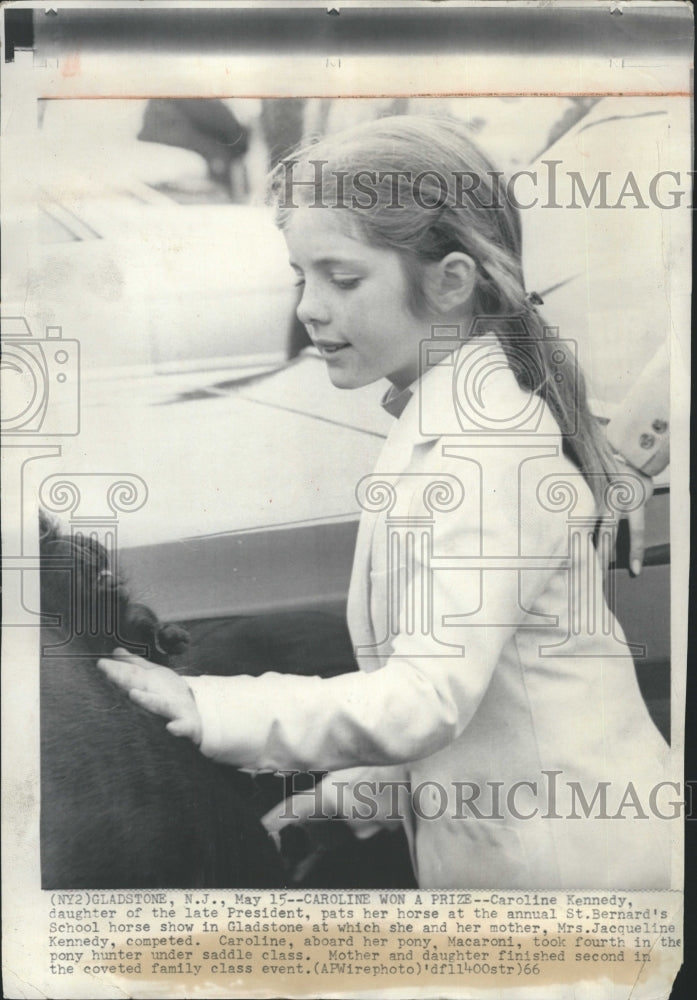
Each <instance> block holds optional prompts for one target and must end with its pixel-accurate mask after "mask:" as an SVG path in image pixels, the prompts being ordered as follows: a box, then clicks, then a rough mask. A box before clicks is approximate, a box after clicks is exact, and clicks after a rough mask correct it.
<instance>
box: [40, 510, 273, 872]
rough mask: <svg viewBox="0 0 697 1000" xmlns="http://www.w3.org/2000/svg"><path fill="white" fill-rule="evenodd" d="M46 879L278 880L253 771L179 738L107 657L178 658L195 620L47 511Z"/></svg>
mask: <svg viewBox="0 0 697 1000" xmlns="http://www.w3.org/2000/svg"><path fill="white" fill-rule="evenodd" d="M40 553H41V606H42V614H43V615H44V616H46V619H47V620H46V622H45V624H43V625H42V628H41V682H40V690H41V877H42V887H43V888H44V889H78V888H97V889H99V888H126V887H129V888H140V887H149V888H226V887H240V888H244V887H252V886H255V887H259V888H264V887H277V886H280V885H283V883H284V876H283V869H282V865H281V862H280V860H279V857H278V854H277V851H276V849H275V847H274V845H273V844H272V842H271V840H270V838H269V837H268V835H267V834H266V832H265V830H264V829H263V827H262V825H261V823H260V822H259V820H258V818H257V816H256V814H255V812H254V810H253V808H252V806H251V804H250V801H249V788H250V779H249V777H248V776H247V775H244V774H242V773H240V772H238V771H235V769H233V768H228V767H224V766H222V765H217V764H214V763H212V762H211V761H209V760H207V759H206V758H204V757H203V756H202V755H201V754H200V753H199V751H198V750H197V749H196V748H195V747H194V746H193V745H192V744H191V743H190V742H189V741H188V740H177V739H174V738H173V737H172V736H170V735H169V733H168V732H167V731H166V729H165V726H164V721H163V720H162V719H160V718H158V717H156V716H153V715H151V714H150V713H148V712H145V711H143V710H142V709H140V708H138V707H136V706H135V705H134V704H133V703H132V702H130V701H129V700H128V699H127V698H126V697H125V696H124V695H122V694H121V693H120V692H119V691H118V690H117V689H116V688H115V687H114V686H113V685H112V684H110V683H109V681H107V680H106V679H105V678H104V677H103V676H102V674H101V672H100V671H99V670H98V669H97V668H96V665H95V660H96V658H97V657H98V656H103V655H109V653H111V651H112V650H113V648H114V647H115V646H116V645H120V646H124V647H125V648H127V649H130V650H132V651H134V652H136V653H138V654H139V655H141V656H145V657H147V658H148V659H150V660H152V661H154V662H157V663H161V664H164V665H168V663H169V659H170V657H172V656H173V655H174V654H177V653H180V652H181V651H182V650H183V649H184V648H185V646H186V643H187V637H186V633H185V632H184V631H183V630H182V629H180V628H178V627H176V626H169V625H162V624H161V623H160V622H159V621H158V619H157V617H156V616H155V615H154V614H153V612H152V611H151V610H150V609H149V608H147V607H145V606H144V605H141V604H137V603H135V602H134V601H132V600H131V598H130V596H129V594H128V592H127V590H126V588H125V586H124V584H123V582H122V581H121V580H120V579H119V577H118V574H117V573H116V572H115V571H114V569H112V567H111V566H110V564H109V558H108V555H107V552H106V550H105V549H104V547H103V546H102V545H101V544H100V542H99V541H98V540H97V539H96V538H95V537H91V536H87V535H82V534H79V533H75V534H73V535H66V534H63V533H62V532H61V531H60V530H59V528H58V527H57V526H56V525H55V524H54V523H52V522H51V521H50V520H49V518H48V517H47V516H46V515H44V514H41V516H40Z"/></svg>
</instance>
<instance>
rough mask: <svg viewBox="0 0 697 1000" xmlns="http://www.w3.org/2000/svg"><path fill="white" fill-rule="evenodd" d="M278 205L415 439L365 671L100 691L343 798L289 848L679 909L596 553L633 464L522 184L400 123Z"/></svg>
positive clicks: (214, 748) (366, 534) (366, 376)
mask: <svg viewBox="0 0 697 1000" xmlns="http://www.w3.org/2000/svg"><path fill="white" fill-rule="evenodd" d="M272 193H273V197H274V200H275V204H276V209H277V216H278V222H279V225H280V226H281V228H282V230H283V233H284V236H285V238H286V241H287V244H288V250H289V255H290V263H291V266H292V268H293V270H294V271H295V273H296V275H297V280H298V284H299V285H300V286H301V288H302V297H301V300H300V303H299V306H298V316H299V318H300V319H301V321H302V322H303V323H304V324H305V326H306V328H307V331H308V333H309V335H310V337H311V339H312V341H313V343H314V344H315V346H316V347H317V349H318V350H319V352H320V353H321V355H322V357H323V358H324V360H325V362H326V365H327V370H328V374H329V377H330V379H331V380H332V382H333V383H334V385H335V386H337V387H339V388H342V389H350V388H354V387H358V386H362V385H366V384H367V383H370V382H373V381H375V380H377V379H381V378H387V379H388V380H389V381H390V383H391V387H390V389H389V391H388V392H387V394H386V397H385V399H384V401H383V405H384V406H385V407H386V408H387V409H388V410H389V412H390V413H392V414H393V415H394V417H395V418H396V419H395V422H394V425H393V428H392V431H391V433H390V435H389V436H388V439H387V441H386V444H385V447H384V450H383V452H382V454H381V457H380V459H379V462H378V465H377V468H376V471H375V475H374V476H372V477H368V478H367V479H366V480H364V481H362V482H361V483H359V484H358V487H357V496H358V498H359V501H360V502H361V506H362V507H363V513H362V516H361V523H360V528H359V535H358V540H357V544H356V552H355V557H354V566H353V573H352V579H351V584H350V591H349V599H348V623H349V628H350V631H351V637H352V641H353V643H354V646H355V651H356V656H357V659H358V662H359V665H360V667H361V668H362V669H361V671H360V672H358V673H355V674H348V675H344V676H341V677H334V678H331V679H328V680H325V679H320V678H312V677H297V676H281V675H279V674H275V673H273V672H269V673H267V674H265V675H263V676H261V677H254V678H252V677H223V678H221V677H205V676H204V677H200V678H195V679H188V680H186V681H185V680H184V679H182V678H181V677H179V676H177V675H175V674H174V673H172V672H170V671H168V670H166V669H165V668H161V667H155V666H152V665H150V664H147V663H146V662H145V661H143V660H138V659H136V658H132V657H130V656H128V655H127V654H125V653H123V652H122V651H117V653H116V654H115V659H113V660H106V661H101V664H100V665H101V666H102V668H103V669H104V670H105V671H106V672H107V674H108V675H109V676H110V677H111V678H112V679H113V680H114V681H115V682H117V683H118V684H120V685H121V686H123V687H124V688H126V689H128V690H129V691H130V693H131V697H132V698H133V699H134V700H135V701H136V702H138V704H140V705H142V706H144V707H146V708H148V709H150V710H151V711H153V712H156V713H159V714H161V715H163V716H165V717H166V718H168V719H169V720H170V721H169V723H168V729H169V730H170V732H171V733H173V734H175V735H178V736H187V737H189V738H190V739H192V740H193V741H194V742H196V743H197V744H199V745H200V747H201V750H202V752H203V753H204V754H206V755H208V756H210V757H213V758H215V759H217V760H220V761H225V762H227V763H230V764H235V765H238V766H241V767H247V768H253V769H265V770H284V771H289V770H292V769H298V770H300V771H305V770H310V769H319V770H330V771H335V772H336V773H334V774H330V775H329V776H328V777H327V778H325V780H324V782H323V785H322V786H321V789H320V790H321V791H322V794H323V796H324V798H323V799H322V801H321V804H318V797H317V795H315V796H308V795H305V796H296V797H295V800H291V801H289V802H288V803H286V804H285V806H284V809H283V810H279V811H278V813H277V815H276V825H277V826H278V825H280V824H281V823H282V822H285V821H287V820H289V819H291V818H293V817H297V816H298V815H302V816H304V817H307V816H308V813H309V812H311V811H312V810H314V809H317V811H318V812H320V813H321V812H323V811H324V812H325V813H327V812H329V813H330V814H331V812H332V810H333V809H335V811H336V812H338V813H339V814H340V815H341V816H343V817H344V818H348V819H349V821H351V822H352V824H353V825H354V827H355V829H356V831H357V832H358V833H359V835H361V834H362V833H365V834H369V833H370V832H372V831H373V829H374V828H375V826H376V824H378V823H380V822H383V821H401V822H402V823H403V824H404V826H405V829H406V833H407V837H408V839H409V843H410V846H411V850H412V857H413V862H414V866H415V871H416V875H417V879H418V883H419V885H420V886H423V887H451V888H456V887H471V888H475V887H489V888H497V887H498V888H500V887H506V888H518V887H519V888H525V887H530V888H532V887H540V886H543V887H546V888H555V887H556V888H564V887H567V888H583V887H593V888H603V887H613V886H614V887H617V888H625V889H626V888H632V887H633V888H649V887H666V886H668V885H669V884H670V873H669V856H668V855H669V851H668V839H669V838H668V831H669V828H670V827H669V824H668V823H667V822H666V819H667V818H668V816H670V815H671V810H670V807H669V805H667V804H666V801H665V798H666V796H665V795H663V796H660V795H659V794H658V791H657V789H658V790H659V791H660V790H661V789H663V785H660V782H661V781H662V778H663V775H664V763H665V759H666V756H667V747H666V745H665V743H664V741H663V739H662V738H661V736H660V734H659V733H658V731H657V729H656V728H655V727H654V725H653V723H652V722H651V719H650V717H649V715H648V713H647V710H646V708H645V705H644V703H643V701H642V698H641V694H640V692H639V689H638V686H637V682H636V678H635V673H634V667H633V662H632V658H631V651H630V649H629V648H628V647H627V645H626V643H625V640H624V637H623V635H622V632H621V629H620V627H619V625H618V624H617V622H616V621H615V620H614V619H613V617H612V615H611V613H610V611H609V609H608V607H607V605H606V603H605V600H604V597H603V593H602V572H601V570H600V558H599V555H597V554H596V549H595V546H594V544H593V532H594V529H595V528H596V526H597V521H598V518H599V517H600V516H601V515H604V514H607V506H606V498H607V497H608V495H609V494H608V489H609V487H610V483H611V475H612V472H613V467H612V460H611V456H610V455H609V453H608V451H607V448H606V445H605V443H604V441H603V438H602V436H601V435H600V434H599V432H598V429H597V427H596V425H595V423H594V420H593V418H592V417H591V415H590V413H589V411H588V407H587V403H586V398H585V389H584V385H583V380H582V378H581V376H580V373H579V371H578V368H577V366H576V364H575V361H574V346H573V345H572V344H567V343H566V342H564V341H563V340H560V339H559V338H558V337H555V336H553V335H551V331H549V330H546V329H545V328H544V327H543V324H542V321H541V319H540V317H539V316H538V314H537V311H536V309H535V305H534V303H533V301H532V297H530V296H527V295H526V292H525V290H524V288H523V282H522V270H521V260H520V226H519V219H518V216H517V214H516V211H515V209H514V207H513V206H512V204H511V203H510V201H509V199H508V198H507V196H506V190H505V185H504V183H503V182H502V180H501V175H500V174H497V173H496V172H495V171H494V169H493V168H492V167H491V165H490V164H489V163H488V162H487V160H486V159H485V158H484V157H483V156H482V154H481V153H480V152H479V151H478V150H477V149H476V147H475V146H474V145H473V144H472V143H471V141H470V140H469V138H468V135H467V132H466V129H465V127H464V126H463V125H462V124H460V123H458V122H457V121H454V120H453V121H451V120H449V119H437V118H427V117H424V118H418V117H407V116H404V117H401V116H396V117H393V118H388V119H381V120H379V121H376V122H371V123H369V124H364V125H361V126H359V127H357V128H355V129H352V130H349V131H346V132H344V133H341V134H338V135H333V136H330V137H328V138H326V139H324V140H322V141H320V142H319V143H317V144H315V145H313V146H311V147H309V148H308V149H305V150H302V151H301V152H299V153H298V154H296V155H295V157H294V158H293V159H292V160H289V161H287V162H286V163H284V164H281V165H280V166H279V167H278V168H277V171H276V173H275V175H274V177H273V183H272ZM562 251H563V248H560V252H562ZM269 667H270V668H271V669H272V668H273V664H269ZM337 769H341V770H337ZM308 821H310V820H308ZM269 823H270V825H272V821H271V820H269Z"/></svg>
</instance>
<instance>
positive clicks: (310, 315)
mask: <svg viewBox="0 0 697 1000" xmlns="http://www.w3.org/2000/svg"><path fill="white" fill-rule="evenodd" d="M295 311H296V314H297V317H298V319H299V320H300V322H301V323H304V324H305V325H306V326H307V325H311V324H313V323H328V322H329V311H328V308H327V305H326V303H325V302H324V300H323V298H322V296H321V295H320V293H319V290H318V289H317V288H316V286H313V285H311V284H310V283H309V282H306V283H305V284H304V285H303V288H302V295H301V297H300V301H299V302H298V305H297V308H296V310H295Z"/></svg>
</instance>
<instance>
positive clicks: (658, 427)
mask: <svg viewBox="0 0 697 1000" xmlns="http://www.w3.org/2000/svg"><path fill="white" fill-rule="evenodd" d="M651 428H652V430H654V431H656V433H657V434H665V432H666V431H667V430H668V421H667V420H658V419H657V420H654V422H653V423H652V424H651Z"/></svg>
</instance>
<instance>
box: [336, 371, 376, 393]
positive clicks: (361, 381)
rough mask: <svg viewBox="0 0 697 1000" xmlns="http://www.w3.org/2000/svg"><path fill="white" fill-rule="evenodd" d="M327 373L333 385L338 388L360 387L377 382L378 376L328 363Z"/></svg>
mask: <svg viewBox="0 0 697 1000" xmlns="http://www.w3.org/2000/svg"><path fill="white" fill-rule="evenodd" d="M327 374H328V375H329V380H330V382H331V383H332V385H333V386H335V388H337V389H360V388H361V387H362V386H364V385H370V383H371V382H377V380H378V376H375V375H373V376H370V375H368V374H364V373H361V372H357V371H351V369H350V368H342V367H340V366H339V365H327Z"/></svg>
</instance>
